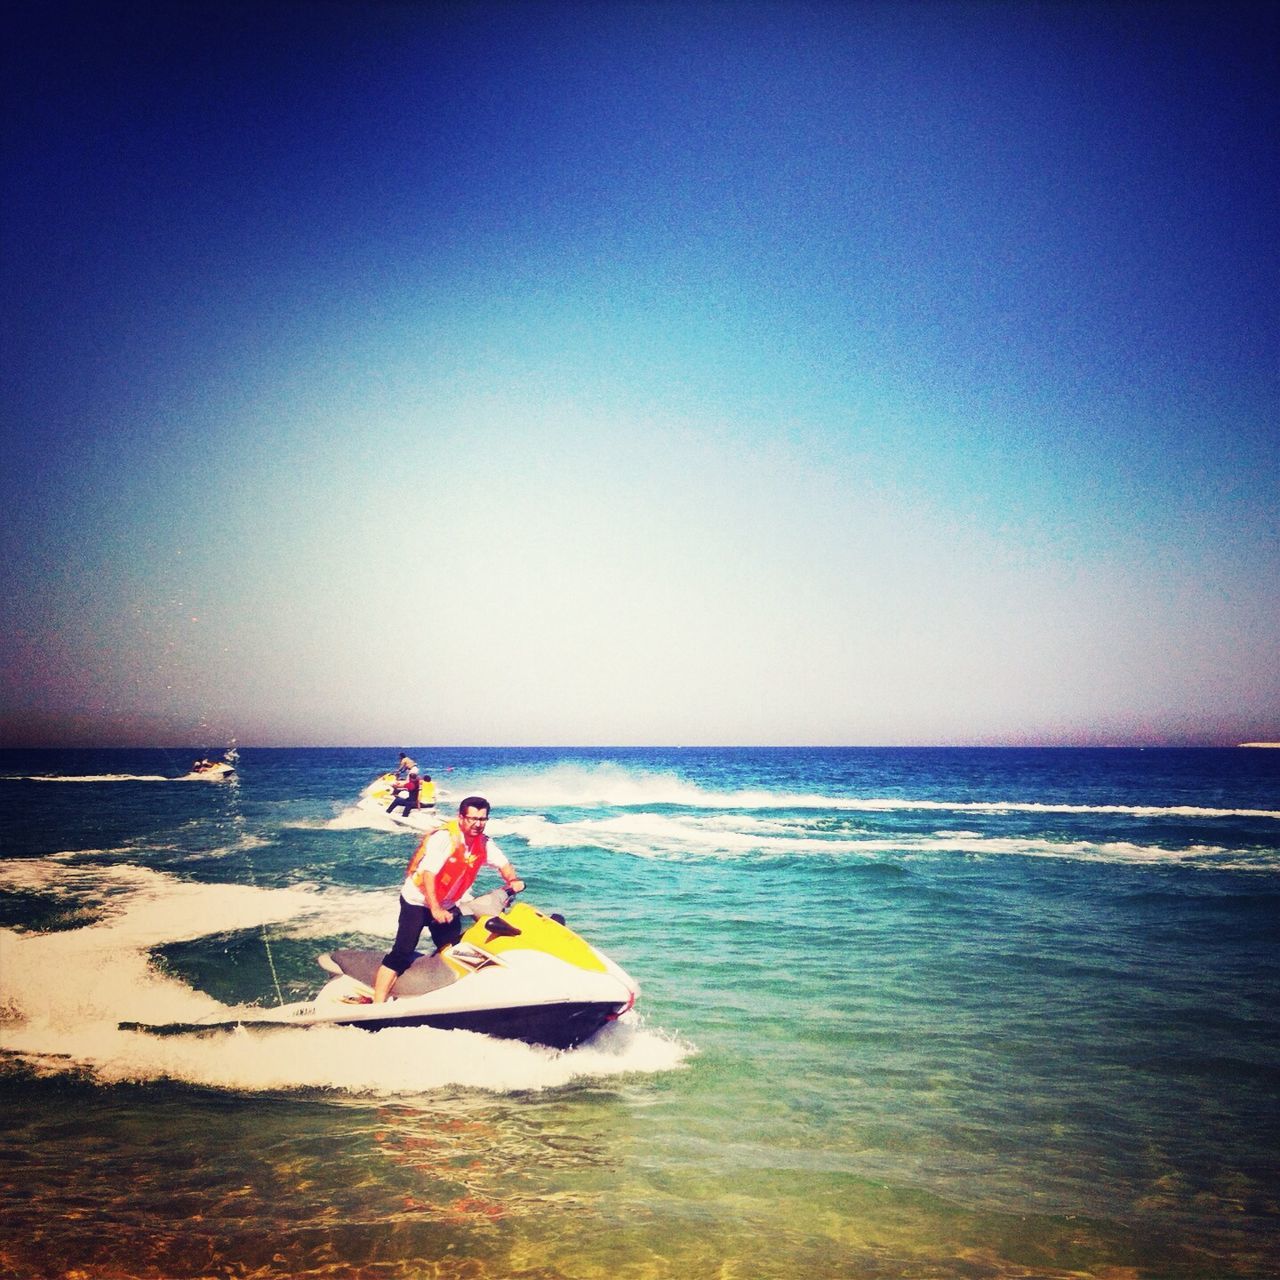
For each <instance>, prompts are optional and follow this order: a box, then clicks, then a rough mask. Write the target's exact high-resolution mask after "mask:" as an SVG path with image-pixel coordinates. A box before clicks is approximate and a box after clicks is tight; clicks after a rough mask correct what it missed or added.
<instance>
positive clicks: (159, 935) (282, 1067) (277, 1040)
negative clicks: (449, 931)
mask: <svg viewBox="0 0 1280 1280" xmlns="http://www.w3.org/2000/svg"><path fill="white" fill-rule="evenodd" d="M0 887H4V888H8V889H13V890H25V891H28V892H30V891H34V890H39V892H41V893H42V894H63V893H65V894H66V895H67V896H68V898H69V899H70V898H75V899H78V900H79V902H80V905H81V906H84V907H86V908H88V909H90V910H93V911H96V912H99V913H100V914H99V915H98V918H96V919H95V920H94V921H93V923H91V924H88V925H86V926H84V927H82V928H75V929H64V930H59V931H55V932H49V933H23V932H18V931H14V930H0V1055H2V1056H5V1057H8V1058H9V1059H10V1060H11V1061H14V1060H16V1061H20V1062H22V1063H23V1064H25V1065H26V1067H27V1069H28V1070H33V1071H36V1072H38V1073H40V1074H45V1075H52V1074H78V1075H86V1076H88V1077H90V1078H92V1079H94V1080H96V1081H98V1082H99V1083H103V1084H116V1083H125V1082H139V1081H151V1080H171V1081H176V1082H181V1083H185V1084H190V1085H196V1086H201V1087H209V1088H217V1089H226V1090H231V1091H236V1092H255V1093H256V1092H263V1091H284V1092H313V1091H323V1092H326V1093H336V1094H349V1095H351V1096H353V1097H357V1096H358V1097H366V1096H370V1097H378V1098H388V1097H395V1098H399V1099H403V1100H407V1101H410V1102H412V1101H413V1100H414V1099H416V1098H423V1097H425V1096H426V1095H429V1094H430V1093H431V1092H432V1091H434V1090H438V1089H440V1088H442V1087H459V1088H468V1089H481V1090H487V1091H493V1092H509V1091H517V1090H520V1091H524V1090H541V1089H549V1088H556V1087H560V1086H563V1085H566V1084H570V1083H572V1082H574V1081H579V1080H585V1079H595V1078H599V1077H602V1076H619V1075H626V1074H630V1073H635V1072H641V1073H653V1072H661V1071H668V1070H672V1069H675V1068H677V1067H679V1066H681V1064H682V1063H683V1062H684V1061H685V1060H686V1059H687V1058H688V1057H689V1055H690V1054H691V1053H692V1052H693V1050H692V1048H691V1047H690V1046H689V1045H687V1044H684V1043H681V1042H679V1041H677V1040H675V1039H673V1038H671V1037H668V1036H666V1035H664V1034H663V1033H662V1032H660V1031H657V1030H653V1029H651V1028H648V1027H646V1026H645V1024H644V1023H643V1021H642V1020H641V1019H640V1018H639V1017H637V1016H636V1014H634V1013H631V1014H627V1015H624V1017H623V1018H621V1019H619V1020H618V1022H616V1023H613V1024H611V1025H610V1026H608V1027H606V1028H605V1029H604V1030H603V1031H601V1032H600V1034H599V1035H597V1036H595V1037H594V1038H593V1039H592V1040H590V1041H589V1042H588V1043H586V1044H584V1045H581V1046H579V1047H578V1048H577V1049H573V1050H570V1051H556V1050H552V1049H547V1048H541V1047H537V1046H531V1045H527V1044H524V1043H523V1042H520V1041H511V1040H496V1039H492V1038H490V1037H488V1036H482V1035H478V1034H475V1033H472V1032H468V1031H442V1030H435V1029H433V1028H429V1027H413V1028H389V1029H387V1030H383V1031H380V1032H379V1033H378V1034H377V1035H370V1034H369V1033H368V1032H366V1031H362V1030H359V1029H358V1028H354V1027H309V1028H295V1027H282V1028H262V1029H255V1030H254V1031H252V1032H247V1031H244V1030H241V1029H228V1030H219V1031H211V1032H207V1033H202V1034H199V1035H194V1036H186V1037H156V1036H151V1035H147V1034H142V1033H139V1032H137V1031H129V1030H121V1029H120V1027H119V1025H118V1024H119V1023H120V1022H122V1021H129V1020H138V1019H140V1018H141V1019H145V1020H146V1021H149V1022H161V1021H165V1022H196V1021H201V1020H209V1019H220V1018H224V1017H226V1018H234V1016H235V1013H236V1009H237V1007H238V1008H243V1007H244V1006H228V1005H224V1004H222V1003H221V1002H220V1001H218V1000H216V999H214V998H213V997H212V996H210V995H208V994H206V993H204V992H201V991H198V990H196V989H195V988H194V987H192V986H191V985H189V984H187V983H186V982H184V981H183V980H182V979H180V978H178V977H176V976H173V975H172V974H167V973H165V972H163V971H162V970H161V969H160V968H159V967H158V966H157V963H156V961H155V958H154V957H153V955H152V952H153V950H155V949H156V948H159V947H162V946H165V945H168V944H172V943H180V942H194V941H197V940H200V939H204V938H209V937H217V936H220V935H224V934H230V933H234V932H237V931H253V930H257V929H263V928H270V929H271V930H272V931H273V933H274V935H275V937H276V938H277V940H283V939H286V938H287V939H292V940H299V939H307V938H331V937H333V936H334V935H341V934H348V935H356V936H359V935H364V936H372V937H375V938H377V937H388V938H389V937H390V936H391V933H392V932H393V930H394V919H390V918H388V903H387V895H386V894H385V893H384V892H381V891H379V892H377V893H372V892H360V891H356V890H349V889H342V890H321V889H317V888H315V887H291V888H283V889H263V888H257V887H253V886H246V885H228V884H198V883H194V882H190V881H184V880H180V879H177V878H176V877H173V876H170V875H167V874H165V873H163V872H158V871H153V870H149V869H147V868H144V867H138V866H134V865H129V864H101V863H97V862H90V861H87V860H85V858H84V856H83V855H82V854H80V855H76V857H75V859H74V860H73V859H72V858H70V857H55V858H47V859H41V860H40V861H39V862H38V863H35V862H33V861H31V860H24V861H20V862H0ZM316 949H317V951H319V950H322V949H323V947H322V946H321V945H320V944H317V947H316ZM313 972H314V974H315V975H316V976H320V971H319V970H318V969H315V970H314V971H313ZM305 982H306V983H307V984H310V988H309V989H314V986H315V985H316V982H315V978H313V977H312V976H311V973H308V975H307V977H306V979H305ZM293 985H295V986H298V987H302V986H303V982H302V980H301V979H298V978H296V977H295V980H294V984H293ZM262 995H263V996H264V997H265V998H266V999H267V1000H269V999H270V995H269V994H268V993H266V992H264V993H262Z"/></svg>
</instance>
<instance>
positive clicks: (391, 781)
mask: <svg viewBox="0 0 1280 1280" xmlns="http://www.w3.org/2000/svg"><path fill="white" fill-rule="evenodd" d="M424 786H425V784H424ZM408 794H409V793H408V792H407V791H406V790H405V788H404V784H403V783H400V782H397V781H396V775H395V774H394V773H384V774H382V776H381V777H378V778H374V780H373V781H372V782H371V783H369V785H368V786H367V787H365V789H364V790H363V791H362V792H361V793H360V798H359V799H358V800H357V801H356V808H357V809H360V810H362V811H363V812H365V813H369V814H378V815H380V816H381V817H383V818H385V819H388V820H389V821H391V822H393V823H395V825H396V826H397V827H404V828H405V829H406V830H408V831H434V830H435V829H436V828H437V827H438V826H439V825H440V819H439V818H438V817H437V816H436V806H435V800H436V798H438V792H436V791H435V790H434V789H433V790H432V793H431V797H432V798H431V799H430V800H429V801H428V802H427V803H425V804H420V805H419V807H418V808H417V809H410V810H409V812H408V813H406V812H405V810H404V807H403V806H397V808H396V811H395V812H394V813H388V812H387V806H388V805H389V804H390V803H391V801H392V800H393V799H397V798H399V799H405V798H406V797H407V796H408Z"/></svg>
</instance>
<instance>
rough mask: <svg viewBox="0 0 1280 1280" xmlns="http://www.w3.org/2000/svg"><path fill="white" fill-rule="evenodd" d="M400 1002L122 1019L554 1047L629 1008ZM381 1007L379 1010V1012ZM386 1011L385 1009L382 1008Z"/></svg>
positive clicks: (581, 1037) (165, 1029)
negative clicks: (428, 1035)
mask: <svg viewBox="0 0 1280 1280" xmlns="http://www.w3.org/2000/svg"><path fill="white" fill-rule="evenodd" d="M397 1003H398V1002H394V1001H393V1002H392V1003H390V1004H385V1005H377V1006H372V1005H362V1006H355V1008H357V1009H360V1010H363V1011H367V1012H365V1013H364V1016H359V1015H357V1014H355V1013H350V1014H347V1015H346V1016H342V1015H340V1014H323V1013H322V1014H319V1015H318V1016H312V1017H305V1016H299V1017H292V1018H286V1017H281V1016H280V1014H281V1013H283V1012H285V1010H284V1009H280V1010H272V1011H269V1012H270V1013H271V1014H274V1015H275V1016H266V1017H251V1016H246V1017H243V1018H236V1019H223V1020H219V1021H216V1022H213V1021H210V1022H122V1023H120V1030H121V1031H141V1032H145V1033H146V1034H148V1035H153V1036H180V1035H202V1034H205V1035H207V1034H212V1033H214V1032H224V1031H236V1030H240V1029H245V1030H251V1029H252V1030H266V1029H269V1028H273V1027H274V1028H280V1027H318V1026H333V1027H358V1028H359V1029H360V1030H361V1031H385V1030H388V1029H389V1028H392V1027H432V1028H434V1029H435V1030H437V1031H474V1032H476V1033H477V1034H479V1035H485V1036H494V1037H496V1038H497V1039H500V1040H522V1041H524V1043H525V1044H537V1045H545V1046H547V1047H548V1048H551V1049H574V1048H576V1047H577V1046H578V1045H580V1044H582V1043H583V1042H584V1041H586V1040H590V1039H591V1037H592V1036H593V1035H595V1034H596V1032H598V1031H599V1030H600V1029H601V1028H602V1027H604V1026H605V1025H606V1024H607V1023H609V1022H612V1021H614V1020H615V1019H616V1018H617V1017H618V1015H619V1014H621V1013H622V1012H623V1011H624V1010H625V1008H626V1005H625V1004H619V1003H617V1002H600V1001H580V1002H571V1003H567V1004H557V1005H538V1006H528V1007H525V1008H504V1009H455V1010H452V1011H449V1012H420V1013H410V1012H408V1011H407V1010H400V1009H397V1007H396V1005H397ZM374 1009H376V1010H378V1012H376V1013H375V1012H373V1010H374ZM383 1010H385V1011H386V1012H385V1013H383V1012H381V1011H383Z"/></svg>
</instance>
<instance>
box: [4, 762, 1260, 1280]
mask: <svg viewBox="0 0 1280 1280" xmlns="http://www.w3.org/2000/svg"><path fill="white" fill-rule="evenodd" d="M405 749H407V750H408V751H409V752H410V754H412V755H413V756H414V757H415V759H417V761H418V762H419V764H420V765H421V766H422V767H423V768H424V769H425V770H426V771H428V772H430V773H431V774H432V775H433V776H434V778H435V780H436V781H437V783H438V784H439V785H440V787H441V790H442V793H443V797H442V805H441V808H442V810H443V811H444V813H445V814H446V815H447V814H448V813H449V812H451V811H452V807H453V806H456V802H457V800H458V799H459V798H461V797H462V796H463V795H466V794H470V793H478V794H482V795H486V796H487V797H488V798H489V799H490V801H491V802H492V804H493V806H494V807H493V819H492V822H491V825H490V834H491V836H492V837H493V838H494V839H495V840H497V841H498V843H499V844H500V845H501V846H502V847H503V849H504V850H505V851H506V852H507V853H508V855H509V856H510V857H511V858H512V860H513V861H514V862H515V864H516V867H517V869H518V870H519V871H520V873H521V874H522V876H523V877H524V878H525V880H526V881H527V883H528V889H527V891H526V894H525V897H526V898H527V900H528V901H530V902H531V903H533V904H534V905H536V906H538V907H541V908H543V909H546V910H557V911H561V912H563V913H564V915H565V916H566V917H567V918H568V921H569V923H570V924H571V925H572V926H573V927H575V928H576V929H577V930H578V931H579V932H580V933H582V934H583V935H584V936H585V937H586V938H587V939H588V940H589V941H590V942H592V943H593V944H594V945H596V946H598V947H600V948H601V949H602V950H604V951H605V952H606V953H608V954H609V955H610V956H612V957H613V958H614V959H616V960H617V961H618V962H619V963H620V964H621V965H622V966H623V967H624V968H625V969H626V970H627V971H628V972H629V973H630V974H631V975H632V976H633V977H635V978H636V979H637V980H638V982H639V983H640V986H641V995H640V1000H639V1003H638V1005H637V1008H636V1010H635V1012H634V1013H633V1014H631V1015H628V1016H627V1017H626V1018H625V1019H624V1020H623V1021H622V1022H620V1023H618V1024H615V1025H613V1026H611V1027H609V1028H607V1029H606V1031H605V1032H603V1033H602V1034H601V1035H600V1036H598V1037H597V1038H596V1039H595V1040H593V1041H591V1042H589V1043H588V1044H586V1045H584V1046H582V1047H580V1048H579V1049H576V1050H573V1051H570V1052H566V1053H555V1052H552V1051H550V1050H546V1049H540V1048H536V1047H531V1046H528V1045H523V1044H519V1043H515V1042H507V1041H497V1040H492V1039H489V1038H486V1037H481V1036H475V1035H471V1034H468V1033H464V1032H440V1031H433V1030H430V1029H425V1028H420V1029H398V1030H391V1031H384V1032H380V1033H378V1034H376V1035H369V1034H367V1033H365V1032H361V1031H358V1030H354V1029H350V1028H328V1029H311V1030H304V1029H299V1028H284V1029H280V1030H274V1031H262V1032H249V1031H244V1030H240V1031H231V1032H219V1033H215V1034H204V1035H199V1036H191V1037H164V1038H160V1037H149V1036H146V1035H141V1034H138V1033H135V1032H125V1031H121V1030H119V1027H118V1024H119V1023H120V1022H127V1021H133V1020H143V1021H163V1020H175V1021H190V1020H196V1019H199V1018H201V1017H204V1016H206V1015H209V1014H213V1013H217V1012H218V1011H219V1010H225V1009H226V1008H227V1007H228V1006H237V1005H245V1004H257V1005H272V1004H276V1003H279V1002H281V1001H282V1000H283V1001H288V1000H296V999H302V998H305V997H306V996H308V995H310V994H313V993H314V992H315V991H317V990H318V989H319V988H320V986H321V985H323V982H324V979H325V975H324V973H323V972H322V971H321V970H320V969H319V967H318V966H317V965H316V963H315V956H316V955H317V954H318V953H319V952H322V951H324V950H327V949H329V948H330V947H332V946H336V945H342V946H347V945H357V946H359V945H366V946H378V947H384V946H388V945H389V944H390V940H391V937H392V934H393V933H394V929H395V920H396V895H397V892H398V888H399V883H400V879H401V876H402V874H403V869H404V863H405V861H406V859H407V857H408V855H409V853H410V852H411V851H412V848H413V845H414V843H415V842H416V837H415V836H413V835H412V834H409V833H406V832H403V831H399V830H397V829H395V828H394V827H393V826H392V824H391V823H389V822H388V821H385V820H384V819H383V818H382V817H381V815H378V814H373V815H370V814H368V813H367V812H364V811H362V810H358V809H356V807H355V801H356V799H357V797H358V794H359V792H360V790H361V788H362V787H363V786H364V785H365V784H366V783H368V782H369V781H370V780H371V779H372V778H373V777H374V776H375V775H377V774H378V773H380V772H382V771H384V770H385V769H387V768H390V767H393V765H394V763H395V755H394V752H395V748H394V747H393V748H388V749H385V750H384V749H375V748H344V747H324V748H314V747H313V748H291V747H276V748H265V747H264V748H254V747H243V746H242V747H240V748H239V751H238V760H237V768H238V773H237V775H236V777H235V779H234V780H233V781H230V782H222V783H211V782H208V781H205V780H199V779H193V778H191V777H190V776H189V770H190V765H191V760H192V758H193V757H194V756H196V755H203V754H208V753H209V748H208V747H202V748H193V749H191V750H189V751H183V750H177V749H173V748H163V749H162V748H150V749H143V748H101V749H95V748H66V749H56V748H46V749H38V750H20V749H4V750H0V1090H2V1096H3V1098H4V1100H5V1103H6V1105H5V1107H4V1109H3V1115H4V1119H3V1121H2V1122H0V1142H3V1148H4V1154H5V1162H4V1164H5V1169H6V1174H5V1176H4V1178H3V1180H2V1181H0V1274H5V1275H13V1276H15V1277H65V1276H67V1275H70V1274H75V1275H77V1276H82V1277H84V1278H85V1280H120V1277H139V1278H142V1277H149V1278H150V1277H164V1278H165V1280H195V1278H197V1277H200V1278H203V1277H213V1276H219V1277H221V1276H234V1277H247V1278H250V1277H251V1278H256V1277H268V1276H270V1277H307V1278H310V1280H357V1278H359V1280H374V1278H375V1277H376V1278H377V1280H420V1278H424V1277H428V1276H440V1277H450V1278H451V1277H467V1278H468V1280H500V1278H507V1277H518V1276H523V1277H528V1278H529V1280H535V1278H536V1280H597V1278H599V1280H604V1278H605V1277H615V1276H616V1277H634V1278H635V1280H659V1278H665V1277H671V1278H672V1280H674V1278H676V1277H679V1278H680V1280H700V1278H701V1277H713V1276H721V1277H729V1276H733V1277H742V1278H743V1280H775V1278H776V1280H782V1278H783V1277H788V1278H790V1277H793V1276H795V1275H796V1274H799V1273H802V1272H803V1273H806V1274H812V1275H815V1276H822V1277H835V1278H838V1280H880V1278H884V1280H889V1278H899V1280H908V1278H910V1280H919V1278H922V1277H928V1278H929V1280H962V1278H963V1280H987V1278H989V1280H1010V1278H1014V1277H1022V1278H1027V1277H1043V1278H1047V1280H1065V1278H1066V1277H1082V1276H1083V1277H1093V1278H1095V1280H1192V1278H1197V1280H1198V1278H1204V1280H1209V1278H1214V1280H1217V1278H1219V1277H1231V1278H1235V1280H1262V1277H1271V1276H1275V1275H1277V1274H1280V1232H1278V1229H1277V1223H1278V1222H1280V1168H1278V1162H1277V1158H1276V1154H1275V1153H1276V1152H1277V1151H1280V1121H1278V1120H1277V1116H1276V1111H1277V1108H1276V1105H1275V1100H1276V1098H1277V1097H1280V1012H1278V1011H1277V1008H1276V1005H1277V1002H1276V1000H1275V992H1276V990H1278V989H1280V981H1278V980H1280V947H1277V943H1278V942H1280V881H1278V880H1277V872H1278V871H1280V753H1277V752H1275V751H1267V750H1241V749H1239V748H1213V747H1191V748H1187V747H1150V748H1126V747H1058V746H1052V747H1013V746H1008V747H890V748H872V747H846V748H832V747H764V748H733V747H670V748H653V747H609V748H605V747H596V748H563V747H561V748H531V747H524V748H477V747H447V748H429V749H428V748H421V747H414V746H412V745H410V744H405Z"/></svg>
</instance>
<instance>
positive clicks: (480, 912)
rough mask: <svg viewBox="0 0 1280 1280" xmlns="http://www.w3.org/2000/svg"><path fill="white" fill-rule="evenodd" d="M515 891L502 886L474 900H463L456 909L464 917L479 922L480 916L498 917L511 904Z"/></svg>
mask: <svg viewBox="0 0 1280 1280" xmlns="http://www.w3.org/2000/svg"><path fill="white" fill-rule="evenodd" d="M515 896H516V890H514V889H511V888H508V887H507V886H506V885H503V887H502V888H501V889H490V890H489V892H488V893H481V894H478V895H477V896H476V897H474V898H463V899H462V901H461V902H459V903H458V909H459V910H460V911H462V912H463V913H464V914H465V915H469V916H474V917H475V918H476V919H477V920H479V919H480V918H481V917H482V916H500V915H501V914H502V913H503V912H504V911H505V910H506V909H507V908H508V907H509V906H510V905H511V903H512V900H513V899H514V898H515Z"/></svg>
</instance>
